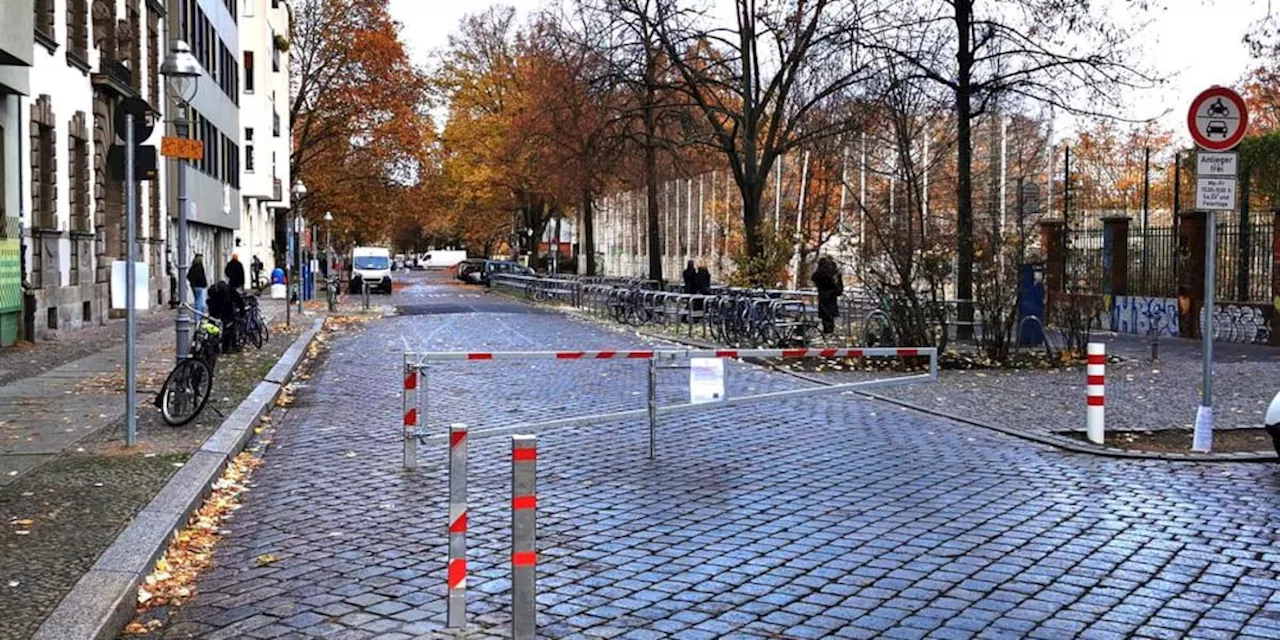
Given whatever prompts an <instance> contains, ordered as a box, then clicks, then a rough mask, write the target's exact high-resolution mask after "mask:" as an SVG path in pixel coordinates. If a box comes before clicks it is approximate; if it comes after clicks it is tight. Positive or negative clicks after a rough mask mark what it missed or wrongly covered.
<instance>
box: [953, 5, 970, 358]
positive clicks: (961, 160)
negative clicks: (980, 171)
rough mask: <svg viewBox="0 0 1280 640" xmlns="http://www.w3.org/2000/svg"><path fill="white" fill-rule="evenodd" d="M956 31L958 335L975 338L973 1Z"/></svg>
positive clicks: (959, 14)
mask: <svg viewBox="0 0 1280 640" xmlns="http://www.w3.org/2000/svg"><path fill="white" fill-rule="evenodd" d="M955 7H956V30H957V35H958V36H959V46H958V47H957V48H956V49H957V53H956V63H957V69H958V73H957V81H956V134H957V135H956V147H957V154H958V158H957V165H956V254H957V262H958V264H957V265H956V297H957V298H958V299H960V300H961V301H962V302H961V304H960V308H959V315H960V317H959V320H960V324H959V325H958V326H957V328H956V335H957V337H960V338H972V337H973V325H972V324H969V323H971V322H972V321H973V303H972V300H973V132H972V130H971V129H972V124H973V123H972V120H973V108H972V105H971V104H970V102H969V101H970V98H971V97H972V95H971V94H972V91H973V87H972V85H971V82H972V79H973V51H972V50H971V49H970V46H971V45H970V28H971V24H970V23H971V21H972V11H973V0H957V1H956V3H955Z"/></svg>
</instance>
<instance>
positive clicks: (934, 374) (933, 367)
mask: <svg viewBox="0 0 1280 640" xmlns="http://www.w3.org/2000/svg"><path fill="white" fill-rule="evenodd" d="M929 379H930V380H933V381H935V382H936V381H937V380H938V350H937V349H934V350H933V351H930V352H929Z"/></svg>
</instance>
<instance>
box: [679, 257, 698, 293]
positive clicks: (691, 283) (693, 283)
mask: <svg viewBox="0 0 1280 640" xmlns="http://www.w3.org/2000/svg"><path fill="white" fill-rule="evenodd" d="M681 275H682V276H683V277H684V292H685V293H697V292H698V269H697V267H695V266H693V261H692V260H690V261H689V263H688V264H686V265H685V267H684V273H682V274H681Z"/></svg>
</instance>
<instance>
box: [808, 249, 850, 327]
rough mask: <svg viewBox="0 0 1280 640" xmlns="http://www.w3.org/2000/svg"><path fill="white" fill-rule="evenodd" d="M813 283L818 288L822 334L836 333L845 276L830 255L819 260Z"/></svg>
mask: <svg viewBox="0 0 1280 640" xmlns="http://www.w3.org/2000/svg"><path fill="white" fill-rule="evenodd" d="M811 279H812V280H813V285H814V286H815V287H817V288H818V319H820V320H821V321H822V335H824V336H828V335H831V334H832V333H835V330H836V318H838V317H840V296H841V295H843V294H844V278H843V277H842V276H841V275H840V268H839V267H838V266H836V261H835V260H832V259H831V257H830V256H823V257H822V258H820V259H819V260H818V268H817V269H815V270H814V272H813V276H812V278H811Z"/></svg>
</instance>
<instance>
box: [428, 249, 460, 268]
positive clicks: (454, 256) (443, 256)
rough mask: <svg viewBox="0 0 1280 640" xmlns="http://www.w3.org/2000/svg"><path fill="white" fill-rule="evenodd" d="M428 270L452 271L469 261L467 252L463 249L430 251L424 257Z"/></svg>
mask: <svg viewBox="0 0 1280 640" xmlns="http://www.w3.org/2000/svg"><path fill="white" fill-rule="evenodd" d="M424 258H425V260H424V264H425V266H426V268H427V269H452V268H454V267H456V266H458V263H459V262H462V261H463V260H466V259H467V252H466V251H465V250H462V249H457V250H455V249H439V250H431V251H428V252H427V253H426V254H425V255H424Z"/></svg>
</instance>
